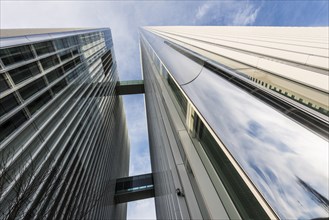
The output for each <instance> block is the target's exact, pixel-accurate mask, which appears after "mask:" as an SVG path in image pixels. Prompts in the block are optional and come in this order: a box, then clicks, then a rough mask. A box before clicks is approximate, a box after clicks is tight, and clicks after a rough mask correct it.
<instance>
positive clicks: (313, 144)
mask: <svg viewBox="0 0 329 220" xmlns="http://www.w3.org/2000/svg"><path fill="white" fill-rule="evenodd" d="M173 36H174V35H173ZM177 39H179V40H172V39H171V38H169V37H168V35H166V33H162V32H161V31H159V32H153V31H144V30H143V31H142V32H141V47H142V56H145V57H148V59H149V60H146V58H144V59H145V61H144V60H143V66H147V65H152V66H154V69H153V70H152V69H151V68H149V69H146V68H144V71H143V72H144V78H145V82H146V85H145V90H146V91H147V90H148V89H149V90H151V88H152V90H151V91H153V92H150V93H151V94H152V95H153V94H157V92H159V93H160V94H164V89H166V90H167V91H168V92H169V94H171V97H172V100H173V102H174V104H175V107H176V109H177V111H178V112H179V113H180V116H181V118H182V121H183V123H184V127H185V129H186V130H187V131H188V132H189V136H190V138H191V140H192V142H193V147H192V146H191V145H190V146H189V147H186V148H183V149H184V150H183V153H181V154H182V155H185V153H186V154H190V153H189V151H191V150H190V148H194V149H195V150H196V151H197V152H198V154H199V158H200V159H201V160H202V162H203V167H204V168H203V169H205V170H206V171H207V173H208V175H209V177H210V179H211V180H212V184H213V186H214V188H216V190H217V194H218V197H220V198H221V200H222V202H223V205H224V207H225V210H226V212H227V214H228V216H230V217H232V216H233V215H235V214H234V213H235V211H234V209H235V210H236V211H237V213H238V216H239V217H238V218H242V219H245V218H246V219H250V218H253V219H267V218H283V219H287V218H293V219H304V218H307V219H308V218H321V217H327V216H328V209H327V207H328V193H329V192H328V187H327V186H328V180H329V178H328V156H327V155H328V136H327V135H328V133H327V132H326V130H328V123H327V122H325V121H324V122H321V123H320V121H321V120H320V121H317V119H315V118H314V116H313V115H312V114H307V113H305V110H304V107H303V106H305V105H304V104H303V106H298V105H297V106H296V105H290V101H289V100H287V99H284V98H282V99H281V98H278V97H280V96H276V95H275V94H274V93H267V90H264V89H262V88H261V87H264V88H270V90H275V91H274V92H275V93H280V95H282V94H283V95H285V96H291V94H292V95H294V97H295V99H297V98H296V97H297V95H296V94H294V93H291V94H290V93H287V92H286V90H283V89H280V88H281V87H282V86H286V85H287V84H283V85H282V86H281V87H279V86H275V85H274V84H270V83H269V81H266V80H258V79H256V78H250V76H248V75H246V73H247V72H246V71H250V67H248V68H249V69H248V68H245V69H244V68H243V66H242V65H241V66H242V67H241V68H240V69H239V71H235V65H237V62H236V61H234V60H232V61H231V60H229V59H227V58H222V57H221V56H215V55H214V54H211V55H209V56H207V57H205V54H206V52H204V51H206V49H204V51H203V49H202V48H200V47H197V46H195V45H193V44H187V43H182V42H184V41H183V40H182V39H183V38H179V37H177ZM176 43H180V46H177V44H176ZM182 45H183V46H182ZM200 51H201V52H200ZM198 52H200V53H198ZM209 54H210V53H209ZM211 56H212V59H210V57H211ZM221 61H222V62H221ZM148 62H149V63H151V64H147V63H148ZM233 70H234V71H233ZM255 71H256V70H255ZM250 72H251V71H250ZM153 75H155V76H153ZM156 75H159V77H158V76H156ZM267 79H270V77H269V78H267ZM256 80H257V81H256ZM148 81H150V82H151V83H149V85H147V82H148ZM250 81H254V82H255V83H256V84H257V86H255V84H254V83H253V82H250ZM276 82H278V81H276ZM289 83H292V82H290V81H289ZM289 83H288V84H289ZM151 84H152V86H151ZM162 85H163V86H162ZM258 85H259V86H261V87H259V86H258ZM299 86H300V85H299ZM148 87H149V88H148ZM305 89H309V88H306V87H305ZM155 91H156V92H155ZM322 93H323V92H319V91H318V92H317V94H318V95H316V96H315V97H314V99H316V98H318V97H321V95H322ZM269 94H271V95H269ZM272 94H274V95H272ZM152 95H150V96H152ZM160 96H162V100H164V101H162V102H163V104H164V105H165V106H166V107H165V109H168V108H169V109H170V108H171V107H170V104H168V102H167V101H165V98H164V97H165V95H160ZM288 98H290V97H288ZM299 99H300V98H299ZM302 101H303V100H302ZM298 102H299V101H298ZM306 105H307V106H305V107H306V108H310V109H313V107H314V106H313V105H312V103H311V104H306ZM292 106H293V107H292ZM312 106H313V107H312ZM149 108H151V107H149ZM319 109H321V108H319V107H318V108H317V109H315V110H316V111H319ZM313 110H314V109H313ZM149 111H151V110H149ZM151 112H152V111H151ZM321 113H324V114H326V112H325V111H323V112H321ZM164 115H167V117H169V118H170V117H173V116H172V115H170V114H169V113H166V114H164ZM161 117H164V116H163V115H162V116H161ZM320 117H322V118H323V117H324V116H320ZM172 120H176V119H172ZM296 121H297V123H296ZM153 126H155V125H153ZM156 129H157V128H156V127H154V128H153V130H155V131H156ZM173 129H174V130H175V129H176V128H175V127H174V128H173ZM183 130H184V129H183V128H182V127H180V128H179V129H177V130H176V131H175V132H177V135H178V136H179V135H180V133H181V132H182V131H183ZM149 131H150V130H149ZM179 141H181V142H182V143H183V142H184V139H182V138H179ZM182 145H184V144H182ZM157 154H159V152H156V151H154V152H153V157H157V156H158V155H157ZM320 161H321V162H320ZM195 162H196V161H195V159H194V158H193V157H191V156H190V157H189V156H187V161H186V162H184V163H185V166H186V167H189V166H190V165H191V164H193V163H195ZM156 163H157V162H156V161H154V162H153V164H156ZM167 169H169V170H170V168H167ZM189 169H191V170H192V171H191V172H192V173H193V176H194V177H195V178H196V179H197V178H198V176H197V174H196V173H197V171H198V170H197V169H198V168H189ZM200 169H201V168H200ZM192 179H193V178H192ZM191 181H192V180H191ZM156 182H157V177H156V176H155V183H156ZM196 185H198V184H196ZM222 186H223V187H222ZM155 187H157V185H156V184H155ZM198 187H199V188H200V191H201V193H203V192H206V191H207V190H204V191H202V189H201V188H202V187H203V186H202V185H198V186H197V188H198ZM223 190H224V191H225V192H226V194H227V195H228V196H229V200H230V202H227V201H226V195H224V194H225V193H224V194H223ZM167 194H168V195H169V193H168V192H167ZM223 195H224V196H223ZM156 196H157V189H156ZM203 196H205V195H203ZM159 197H160V196H159ZM162 197H163V196H162ZM204 198H205V197H204ZM159 200H161V199H160V198H159V199H158V203H160V201H159ZM205 200H207V198H205ZM208 200H210V198H209V199H208ZM156 202H157V199H156ZM205 203H206V204H207V201H206V202H205ZM231 204H233V207H234V208H232V205H231ZM199 207H200V209H202V204H200V205H199ZM219 207H220V204H218V208H219ZM158 209H161V207H158ZM168 209H170V208H168ZM208 211H209V209H208Z"/></svg>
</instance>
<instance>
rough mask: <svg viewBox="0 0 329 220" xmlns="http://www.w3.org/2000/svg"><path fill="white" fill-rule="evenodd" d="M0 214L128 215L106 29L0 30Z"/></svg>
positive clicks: (120, 122)
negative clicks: (120, 196)
mask: <svg viewBox="0 0 329 220" xmlns="http://www.w3.org/2000/svg"><path fill="white" fill-rule="evenodd" d="M0 43H1V45H0V46H1V49H0V59H1V62H0V66H1V68H0V73H1V74H0V92H1V93H0V153H1V154H0V155H1V158H0V160H1V164H0V165H1V166H0V173H1V176H0V177H1V178H0V198H1V201H0V209H1V213H0V216H1V217H0V218H2V219H14V218H21V217H25V218H26V217H29V216H30V217H33V218H38V219H46V218H47V217H50V216H51V217H52V218H56V219H79V218H93V219H97V218H98V219H100V218H125V216H126V205H125V204H120V205H115V204H113V197H114V191H115V183H116V179H117V178H118V177H122V176H127V175H128V169H129V140H128V136H127V128H126V123H125V114H124V110H123V105H122V100H121V98H120V97H119V96H117V95H116V94H115V86H116V84H117V81H118V74H117V68H116V61H115V56H114V51H113V43H112V37H111V32H110V30H109V29H107V28H103V29H20V30H1V40H0Z"/></svg>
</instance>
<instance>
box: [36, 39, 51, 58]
mask: <svg viewBox="0 0 329 220" xmlns="http://www.w3.org/2000/svg"><path fill="white" fill-rule="evenodd" d="M34 49H35V52H36V53H37V54H38V56H41V55H44V54H47V53H52V52H54V51H55V48H54V46H53V44H52V42H51V41H46V42H41V43H36V44H34Z"/></svg>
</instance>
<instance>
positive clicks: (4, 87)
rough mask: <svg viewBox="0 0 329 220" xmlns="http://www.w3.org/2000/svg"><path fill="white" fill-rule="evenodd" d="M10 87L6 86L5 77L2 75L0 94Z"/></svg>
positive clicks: (0, 76) (0, 77)
mask: <svg viewBox="0 0 329 220" xmlns="http://www.w3.org/2000/svg"><path fill="white" fill-rule="evenodd" d="M9 88H10V87H9V86H8V84H7V82H6V80H5V77H4V76H3V75H0V92H3V91H6V90H7V89H9Z"/></svg>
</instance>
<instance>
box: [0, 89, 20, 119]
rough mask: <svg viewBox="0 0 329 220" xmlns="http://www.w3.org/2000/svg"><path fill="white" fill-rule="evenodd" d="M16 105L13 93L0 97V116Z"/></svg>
mask: <svg viewBox="0 0 329 220" xmlns="http://www.w3.org/2000/svg"><path fill="white" fill-rule="evenodd" d="M16 106H18V102H17V100H16V97H15V96H14V95H13V94H10V95H7V96H5V97H4V98H2V99H0V117H1V116H2V115H4V114H5V113H7V112H9V111H11V110H12V109H14V108H15V107H16Z"/></svg>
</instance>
